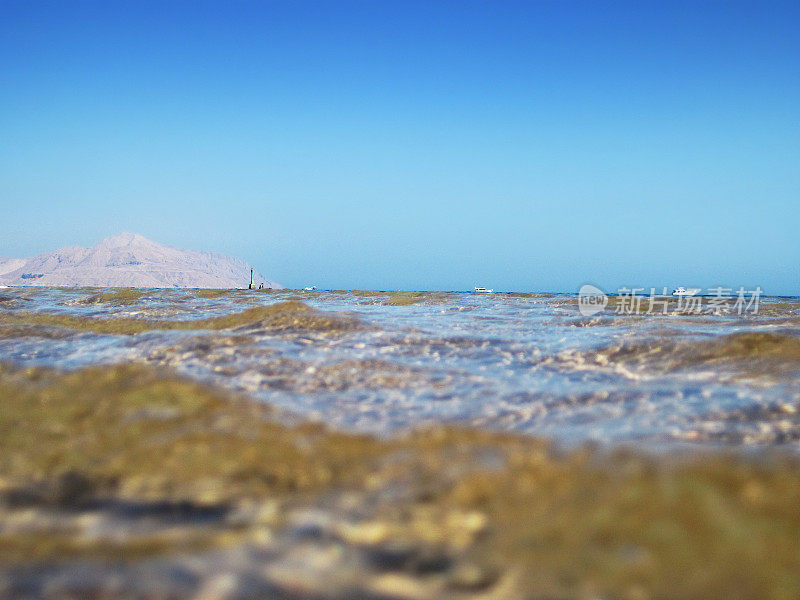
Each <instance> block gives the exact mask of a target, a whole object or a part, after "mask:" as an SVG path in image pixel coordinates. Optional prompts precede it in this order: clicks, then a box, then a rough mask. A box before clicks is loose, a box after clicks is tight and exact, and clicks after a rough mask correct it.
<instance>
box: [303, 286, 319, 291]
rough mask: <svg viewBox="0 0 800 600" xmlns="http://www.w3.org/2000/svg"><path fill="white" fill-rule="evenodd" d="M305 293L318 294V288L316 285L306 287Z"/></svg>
mask: <svg viewBox="0 0 800 600" xmlns="http://www.w3.org/2000/svg"><path fill="white" fill-rule="evenodd" d="M303 291H304V292H316V291H317V286H315V285H310V286H308V287H304V288H303Z"/></svg>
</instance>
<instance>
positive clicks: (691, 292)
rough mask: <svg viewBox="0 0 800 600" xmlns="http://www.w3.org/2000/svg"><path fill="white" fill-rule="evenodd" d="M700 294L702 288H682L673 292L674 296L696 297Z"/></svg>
mask: <svg viewBox="0 0 800 600" xmlns="http://www.w3.org/2000/svg"><path fill="white" fill-rule="evenodd" d="M698 292H700V288H689V289H688V290H687V289H686V288H685V287H683V286H681V287H679V288H677V289H675V290H673V291H672V295H673V296H694V295H696V294H697V293H698Z"/></svg>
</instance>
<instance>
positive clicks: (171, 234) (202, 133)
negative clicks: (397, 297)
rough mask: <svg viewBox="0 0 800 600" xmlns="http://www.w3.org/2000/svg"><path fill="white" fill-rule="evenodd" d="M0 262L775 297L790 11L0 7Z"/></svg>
mask: <svg viewBox="0 0 800 600" xmlns="http://www.w3.org/2000/svg"><path fill="white" fill-rule="evenodd" d="M0 208H1V209H2V214H3V233H2V235H1V236H0V256H2V255H5V256H25V255H30V254H35V253H39V252H43V251H48V250H52V249H55V248H56V247H59V246H63V245H74V244H79V245H91V244H93V243H95V242H97V241H99V240H100V239H101V238H103V237H106V236H108V235H112V234H114V233H118V232H120V231H124V230H127V231H135V232H137V233H141V234H143V235H145V236H147V237H150V238H152V239H155V240H157V241H160V242H163V243H167V244H171V245H176V246H179V247H189V248H198V249H204V250H217V251H221V252H226V253H230V254H234V255H237V256H241V257H243V258H246V259H247V260H248V261H250V262H251V263H253V264H254V265H256V266H257V267H258V268H259V269H260V270H261V271H262V272H263V273H264V274H265V275H266V276H268V277H270V278H272V279H276V280H278V281H280V282H282V283H285V284H287V285H289V286H292V287H296V286H303V285H309V284H316V285H317V286H320V287H332V288H379V289H394V288H406V289H469V288H471V287H472V286H474V285H485V286H487V287H494V288H496V289H504V290H553V291H575V290H577V289H578V287H579V286H580V285H581V284H583V283H585V282H592V283H595V284H598V285H600V286H601V287H603V288H605V289H608V290H614V289H617V288H618V287H620V286H633V285H641V286H651V285H655V286H662V285H666V286H675V285H687V286H689V285H691V286H698V287H711V286H716V285H727V286H729V287H738V286H740V285H744V286H748V287H752V286H755V285H760V286H761V287H762V288H764V289H765V290H766V291H767V292H769V293H775V294H800V236H798V233H797V230H798V227H799V226H800V3H797V2H787V3H780V2H752V3H736V2H724V3H723V2H697V1H693V2H686V3H682V2H671V1H670V2H658V3H656V2H631V3H609V2H571V1H564V2H555V1H548V2H532V1H531V2H501V1H493V2H420V3H415V2H410V1H409V2H382V1H377V0H376V1H372V2H366V1H365V2H347V1H342V2H307V3H303V2H298V1H295V2H274V3H273V2H222V1H220V2H194V1H193V2H167V1H166V0H165V1H163V2H144V1H137V2H89V1H74V2H53V3H48V2H30V1H17V0H5V1H3V2H2V3H0Z"/></svg>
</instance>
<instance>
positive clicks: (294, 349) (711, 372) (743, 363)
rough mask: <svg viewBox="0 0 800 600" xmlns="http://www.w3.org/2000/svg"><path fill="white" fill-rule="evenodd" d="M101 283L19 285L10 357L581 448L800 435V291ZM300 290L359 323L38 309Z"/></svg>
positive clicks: (3, 357)
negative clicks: (727, 299)
mask: <svg viewBox="0 0 800 600" xmlns="http://www.w3.org/2000/svg"><path fill="white" fill-rule="evenodd" d="M101 292H102V291H101V290H92V289H75V290H69V289H36V288H25V289H9V290H3V293H2V298H0V316H3V317H4V318H5V319H6V320H5V321H3V320H2V319H0V361H10V362H12V363H16V364H21V365H42V366H55V367H59V368H64V369H75V368H78V367H82V366H87V365H94V364H114V363H119V362H139V363H147V364H151V365H164V366H168V367H170V368H172V369H175V370H176V371H178V372H179V373H181V374H184V375H187V376H189V377H191V378H194V379H197V380H200V381H204V382H213V383H215V384H220V385H222V386H225V387H228V388H230V389H234V390H238V391H242V392H245V393H246V394H248V395H250V396H252V397H254V398H257V399H260V400H264V401H268V402H269V403H271V404H273V405H275V406H277V407H280V408H281V409H284V410H285V411H286V416H287V417H288V418H291V417H292V416H297V417H302V418H311V419H316V420H320V421H323V422H325V423H328V424H330V425H333V426H336V427H338V428H341V429H344V430H354V431H366V432H372V433H378V434H386V433H390V432H394V431H397V430H401V429H405V428H410V427H415V426H418V425H422V424H429V423H438V422H442V421H448V422H458V423H466V424H470V425H474V426H478V427H481V428H491V429H497V430H504V431H518V432H524V433H529V434H536V435H543V436H546V437H550V438H553V439H555V440H557V441H559V442H561V443H563V444H565V445H571V444H576V443H582V442H586V441H595V442H601V443H612V444H616V443H633V444H636V445H639V446H644V447H653V448H662V447H669V446H673V445H675V446H683V445H689V446H694V445H704V446H717V445H726V446H730V445H732V446H745V447H763V446H772V445H781V446H786V447H791V448H800V299H797V298H767V299H762V303H761V306H760V308H759V312H758V314H752V313H751V312H747V313H745V314H744V315H742V316H740V315H737V314H735V313H729V314H722V315H709V314H701V315H685V314H678V313H675V314H669V315H666V316H664V315H658V316H655V315H640V316H637V315H622V314H616V313H615V312H614V310H613V309H606V310H605V311H604V312H602V313H600V314H598V315H595V316H593V317H589V318H587V317H582V316H581V315H580V314H579V312H578V306H577V298H576V297H575V296H572V295H561V294H559V295H547V296H541V297H521V296H510V295H503V294H492V295H475V294H465V293H452V294H441V293H433V294H427V293H421V294H419V293H403V294H397V293H393V294H390V293H373V292H367V293H365V292H344V293H337V292H313V293H298V292H294V291H283V292H258V291H247V290H242V291H230V292H220V293H218V294H217V293H208V292H204V293H200V294H198V293H197V292H195V291H192V290H143V293H142V294H141V296H139V297H136V296H137V295H136V294H129V293H125V294H120V295H119V296H115V295H113V294H101ZM286 301H292V302H297V301H301V302H303V303H304V304H306V305H307V306H309V307H312V308H315V309H318V310H320V311H326V313H327V312H331V311H333V312H336V313H346V314H347V316H348V318H349V319H350V322H352V323H357V325H356V326H352V327H351V326H348V327H345V328H338V329H337V328H332V329H330V330H329V329H328V328H326V326H322V327H314V328H308V327H305V326H303V325H302V323H301V324H299V325H297V326H296V327H292V326H291V319H289V326H285V327H281V328H280V329H276V328H275V327H273V326H266V325H264V323H262V322H259V321H256V322H254V323H250V324H247V323H245V324H237V325H235V326H232V327H230V328H228V329H216V330H208V329H181V330H164V329H155V330H150V331H142V332H139V333H136V334H135V335H109V334H105V333H92V332H89V331H81V330H79V329H77V330H76V329H70V328H64V327H57V326H54V325H53V324H48V323H43V322H41V321H37V320H36V317H37V316H41V315H45V316H47V315H71V316H77V317H82V318H86V319H104V320H107V319H142V320H143V322H145V321H144V320H158V321H162V322H163V321H189V320H198V319H208V318H212V317H220V316H224V315H230V314H234V313H240V312H242V311H245V310H246V309H250V308H253V307H257V306H266V305H272V304H277V303H281V302H286ZM333 316H334V317H335V318H338V317H337V316H336V315H333ZM48 318H49V317H48ZM9 319H12V321H13V322H12V321H9ZM13 319H15V320H13Z"/></svg>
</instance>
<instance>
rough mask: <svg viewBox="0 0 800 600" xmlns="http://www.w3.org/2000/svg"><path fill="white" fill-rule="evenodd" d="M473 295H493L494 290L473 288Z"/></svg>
mask: <svg viewBox="0 0 800 600" xmlns="http://www.w3.org/2000/svg"><path fill="white" fill-rule="evenodd" d="M475 293H476V294H494V289H491V290H487V289H486V288H484V287H476V288H475Z"/></svg>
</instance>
